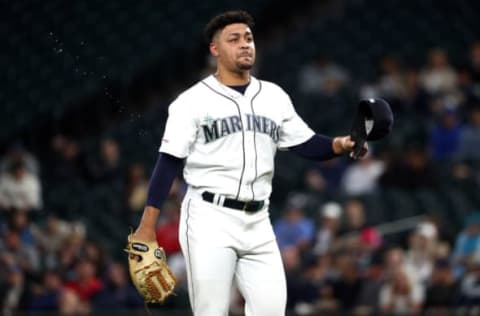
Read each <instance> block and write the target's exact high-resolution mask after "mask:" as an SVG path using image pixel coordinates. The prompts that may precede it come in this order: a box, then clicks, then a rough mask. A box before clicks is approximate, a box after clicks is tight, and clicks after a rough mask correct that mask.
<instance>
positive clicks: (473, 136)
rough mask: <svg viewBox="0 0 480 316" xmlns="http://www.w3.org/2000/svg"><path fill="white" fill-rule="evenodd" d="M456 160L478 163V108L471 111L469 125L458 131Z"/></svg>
mask: <svg viewBox="0 0 480 316" xmlns="http://www.w3.org/2000/svg"><path fill="white" fill-rule="evenodd" d="M458 158H459V159H460V160H462V161H476V162H480V107H474V108H472V109H471V111H470V115H469V123H468V124H467V125H466V126H465V127H464V128H463V129H462V130H461V131H460V135H459V149H458Z"/></svg>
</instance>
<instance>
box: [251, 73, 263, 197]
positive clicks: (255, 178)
mask: <svg viewBox="0 0 480 316" xmlns="http://www.w3.org/2000/svg"><path fill="white" fill-rule="evenodd" d="M258 85H259V88H258V91H257V93H255V95H254V96H253V97H252V99H251V100H250V109H251V110H252V114H253V117H255V111H254V110H253V100H255V98H256V97H257V96H258V95H259V94H260V91H262V82H261V81H258ZM253 149H254V150H255V177H254V178H253V180H252V183H251V188H252V201H253V200H255V191H254V190H253V184H254V183H255V180H257V175H258V167H257V160H258V159H257V158H258V157H257V130H256V128H255V124H253Z"/></svg>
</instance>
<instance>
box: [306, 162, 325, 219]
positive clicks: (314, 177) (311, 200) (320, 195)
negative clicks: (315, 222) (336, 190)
mask: <svg viewBox="0 0 480 316" xmlns="http://www.w3.org/2000/svg"><path fill="white" fill-rule="evenodd" d="M326 189H327V183H326V179H325V178H324V177H323V175H322V173H321V172H320V170H318V169H317V168H310V169H308V170H306V171H305V174H304V176H303V188H302V191H301V193H302V194H301V195H303V196H305V199H306V202H305V203H306V205H305V211H306V213H307V214H314V213H316V212H317V209H318V205H320V204H322V203H323V202H325V200H326V199H327V193H326Z"/></svg>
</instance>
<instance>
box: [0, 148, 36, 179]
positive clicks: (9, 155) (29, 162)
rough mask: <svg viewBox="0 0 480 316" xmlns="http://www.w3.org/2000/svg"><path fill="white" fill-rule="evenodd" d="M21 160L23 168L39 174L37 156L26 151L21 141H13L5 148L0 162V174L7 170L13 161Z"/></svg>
mask: <svg viewBox="0 0 480 316" xmlns="http://www.w3.org/2000/svg"><path fill="white" fill-rule="evenodd" d="M17 161H23V163H24V164H25V168H26V169H27V171H28V172H29V173H32V174H34V175H37V176H38V175H39V173H40V167H39V165H38V160H37V158H36V157H35V156H34V155H33V154H31V153H30V152H28V151H27V149H26V148H25V147H24V146H23V145H22V144H21V143H14V144H13V145H12V146H10V147H9V148H7V152H6V154H5V157H4V158H3V159H2V160H1V162H0V174H2V173H5V172H8V170H10V167H11V165H12V164H13V163H15V162H17Z"/></svg>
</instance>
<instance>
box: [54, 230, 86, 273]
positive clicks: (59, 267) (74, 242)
mask: <svg viewBox="0 0 480 316" xmlns="http://www.w3.org/2000/svg"><path fill="white" fill-rule="evenodd" d="M85 238H86V236H85V234H83V233H81V232H73V233H72V234H70V235H69V236H68V239H67V240H65V242H64V243H63V244H62V247H61V248H60V250H59V251H58V254H57V256H56V257H55V259H56V260H55V262H53V264H52V266H53V267H55V269H56V271H58V272H59V273H60V274H61V275H62V278H63V279H65V280H67V281H70V280H74V279H75V278H76V277H77V271H76V269H77V262H78V260H79V259H81V254H82V250H83V246H84V244H85Z"/></svg>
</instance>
